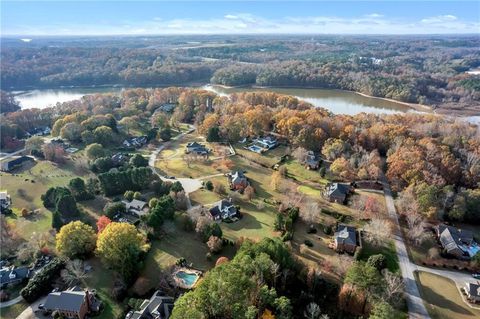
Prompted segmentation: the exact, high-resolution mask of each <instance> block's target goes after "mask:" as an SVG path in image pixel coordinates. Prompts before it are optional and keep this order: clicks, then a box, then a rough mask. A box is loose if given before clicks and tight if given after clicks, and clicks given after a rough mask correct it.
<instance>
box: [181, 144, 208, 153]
mask: <svg viewBox="0 0 480 319" xmlns="http://www.w3.org/2000/svg"><path fill="white" fill-rule="evenodd" d="M185 153H187V154H190V153H193V154H197V155H202V156H205V155H208V153H210V151H209V150H208V149H207V148H206V147H205V146H204V145H203V144H200V143H197V142H191V143H188V144H187V146H186V149H185Z"/></svg>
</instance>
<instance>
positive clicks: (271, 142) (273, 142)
mask: <svg viewBox="0 0 480 319" xmlns="http://www.w3.org/2000/svg"><path fill="white" fill-rule="evenodd" d="M255 144H256V145H258V146H260V147H262V148H264V149H267V150H271V149H272V148H275V147H276V146H277V145H278V141H277V138H276V137H275V136H272V135H268V136H265V137H261V138H257V139H256V140H255Z"/></svg>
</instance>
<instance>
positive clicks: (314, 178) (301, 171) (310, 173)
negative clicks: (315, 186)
mask: <svg viewBox="0 0 480 319" xmlns="http://www.w3.org/2000/svg"><path fill="white" fill-rule="evenodd" d="M282 166H285V167H286V168H287V174H288V176H289V177H292V178H294V179H296V180H298V181H310V182H314V183H319V184H322V185H326V184H327V183H328V180H327V179H326V178H324V177H322V176H321V175H320V173H319V171H318V170H308V169H306V168H305V167H304V166H303V165H301V164H300V163H299V162H298V161H296V160H293V159H290V160H288V161H287V162H286V163H285V164H284V165H282Z"/></svg>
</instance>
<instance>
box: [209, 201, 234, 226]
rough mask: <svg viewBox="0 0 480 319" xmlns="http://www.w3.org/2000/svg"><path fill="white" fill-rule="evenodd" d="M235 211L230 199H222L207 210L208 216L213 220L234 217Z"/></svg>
mask: <svg viewBox="0 0 480 319" xmlns="http://www.w3.org/2000/svg"><path fill="white" fill-rule="evenodd" d="M237 213H238V211H237V208H236V207H235V206H234V205H233V203H232V200H231V199H222V200H220V201H218V202H216V203H215V204H214V205H213V207H212V208H210V210H209V214H210V218H212V219H213V220H214V221H220V220H224V219H228V218H232V217H235V216H236V215H237Z"/></svg>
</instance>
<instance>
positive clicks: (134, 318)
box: [125, 290, 174, 319]
mask: <svg viewBox="0 0 480 319" xmlns="http://www.w3.org/2000/svg"><path fill="white" fill-rule="evenodd" d="M173 303H174V299H173V298H172V297H168V296H162V295H161V292H160V291H158V290H157V291H155V293H154V294H153V296H152V297H151V298H150V300H149V299H145V300H144V301H143V303H142V304H141V305H140V310H136V311H130V312H129V313H128V314H127V315H126V316H125V319H168V318H170V313H171V312H172V310H173Z"/></svg>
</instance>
